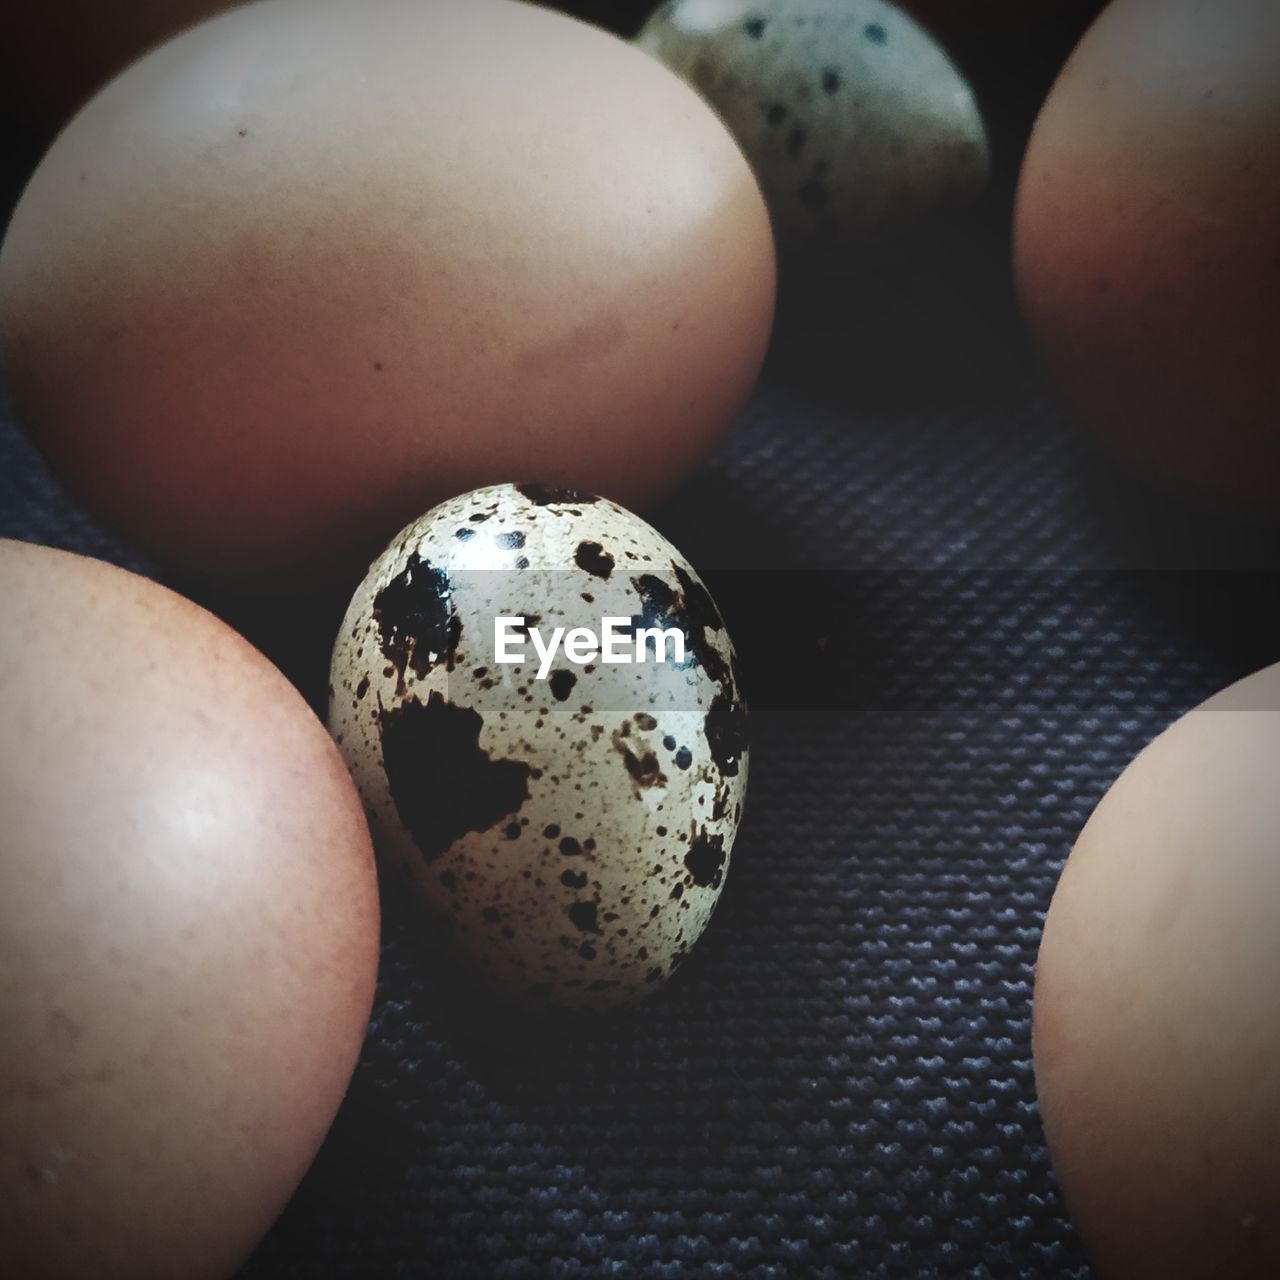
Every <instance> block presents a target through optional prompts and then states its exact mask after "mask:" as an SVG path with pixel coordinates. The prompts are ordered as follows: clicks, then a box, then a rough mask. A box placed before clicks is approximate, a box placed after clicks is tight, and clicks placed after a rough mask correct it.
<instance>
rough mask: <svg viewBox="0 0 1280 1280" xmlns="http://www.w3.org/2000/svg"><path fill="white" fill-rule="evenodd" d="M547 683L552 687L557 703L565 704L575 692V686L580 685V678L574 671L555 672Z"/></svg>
mask: <svg viewBox="0 0 1280 1280" xmlns="http://www.w3.org/2000/svg"><path fill="white" fill-rule="evenodd" d="M547 683H548V684H550V686H551V692H552V694H553V696H554V697H555V700H556V701H557V702H564V701H565V700H566V699H567V698H568V697H569V695H570V694H571V693H572V692H573V686H574V685H575V684H577V683H578V677H577V676H575V675H574V674H573V672H572V671H565V670H563V669H561V670H559V671H553V672H552V673H551V675H550V676H549V677H548V680H547Z"/></svg>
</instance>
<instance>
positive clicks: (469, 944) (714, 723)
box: [330, 485, 747, 1009]
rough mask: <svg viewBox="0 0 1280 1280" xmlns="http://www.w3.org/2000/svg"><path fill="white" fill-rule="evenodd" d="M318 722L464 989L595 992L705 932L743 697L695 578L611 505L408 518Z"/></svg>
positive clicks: (357, 603) (438, 510)
mask: <svg viewBox="0 0 1280 1280" xmlns="http://www.w3.org/2000/svg"><path fill="white" fill-rule="evenodd" d="M330 728H331V730H332V732H333V734H334V737H335V738H336V740H337V742H338V745H339V746H340V748H341V749H342V751H343V753H344V754H345V756H346V759H347V762H348V764H349V765H350V767H351V770H352V772H353V774H354V776H355V779H356V783H357V785H358V787H359V789H360V793H361V795H362V796H363V799H364V802H365V805H366V809H367V811H368V813H369V816H370V821H371V824H372V828H373V831H374V834H375V840H376V842H377V844H378V846H379V850H380V855H381V857H382V858H383V861H384V867H386V868H388V869H390V868H401V869H403V870H404V871H407V873H408V875H407V878H408V880H409V881H411V883H412V885H413V886H414V889H415V891H416V897H417V898H418V899H419V901H420V902H421V904H422V906H423V908H424V909H425V911H426V913H427V918H428V919H429V920H430V921H431V922H432V927H433V929H435V930H437V931H438V930H440V929H441V927H442V926H443V931H444V933H445V935H446V937H447V939H448V942H447V945H448V947H449V949H450V951H451V953H452V954H453V955H454V956H455V957H456V958H460V959H461V960H462V961H463V962H464V965H465V968H466V971H467V972H468V974H469V975H472V976H474V977H475V979H476V980H477V982H478V983H479V985H480V986H482V987H487V988H489V989H490V990H491V991H493V992H495V993H496V994H498V995H500V996H503V997H506V998H508V999H510V1000H512V1001H513V1002H516V1003H519V1004H522V1005H524V1006H526V1007H532V1008H537V1007H545V1006H558V1007H561V1008H568V1009H603V1008H607V1007H610V1006H613V1005H617V1004H622V1003H625V1002H627V1001H630V1000H634V999H636V998H639V997H643V996H645V995H648V994H649V993H651V992H653V991H655V990H656V989H657V988H658V987H659V986H660V985H661V984H662V983H663V982H665V981H666V980H667V979H668V978H669V977H670V976H671V974H672V973H673V972H674V971H675V969H676V968H677V967H678V966H679V964H680V963H681V961H682V960H683V959H684V958H685V956H686V955H687V953H688V951H689V949H690V947H692V946H693V944H694V942H695V941H696V940H697V939H698V937H699V935H700V934H701V933H702V931H703V930H704V929H705V927H706V925H707V922H708V920H709V919H710V917H711V913H712V911H713V909H714V908H715V905H716V901H717V899H718V898H719V895H720V892H721V890H722V888H723V886H724V880H725V875H726V873H727V871H728V869H729V857H730V852H731V849H732V846H733V841H734V836H735V833H736V831H737V827H738V823H739V819H740V817H741V814H742V805H743V795H744V791H745V788H746V782H747V743H746V708H745V705H744V703H743V700H742V694H741V691H740V686H739V679H738V674H737V669H736V662H735V656H734V651H733V646H732V644H731V642H730V639H729V636H728V633H727V631H726V630H725V625H724V622H723V620H722V619H721V616H720V613H719V612H718V610H717V608H716V606H715V604H714V602H713V601H712V599H711V596H710V595H709V594H708V592H707V590H706V587H705V586H704V585H703V584H702V582H701V581H700V580H699V578H698V576H697V574H696V573H695V572H694V570H693V569H692V567H691V566H690V565H689V563H688V562H687V561H686V560H685V559H684V558H683V557H682V556H681V555H680V554H679V552H678V551H676V549H675V548H674V547H672V546H671V544H670V543H669V542H667V541H666V540H665V539H664V538H663V537H662V536H661V535H660V534H658V533H657V532H656V531H655V530H654V529H652V528H651V527H650V526H649V525H647V524H646V523H645V522H644V521H642V520H641V519H639V517H637V516H635V515H633V514H631V513H630V512H629V511H626V510H624V509H623V508H622V507H619V506H617V505H615V504H614V503H612V502H609V501H607V500H605V499H602V498H596V497H592V496H590V495H586V494H581V493H576V492H573V491H570V490H566V489H555V488H548V487H545V486H539V485H497V486H491V487H487V488H482V489H477V490H475V491H473V492H470V493H467V494H464V495H462V496H461V497H458V498H454V499H452V500H450V501H448V502H445V503H443V504H441V505H440V506H437V507H435V508H434V509H432V510H431V511H429V512H428V513H427V514H426V515H424V516H423V517H422V518H421V519H419V520H417V521H416V522H415V523H413V524H411V525H410V526H409V527H408V528H406V529H405V530H404V531H403V532H402V533H401V534H400V536H399V537H397V538H396V539H395V541H394V542H393V543H392V544H391V546H390V547H388V549H387V550H386V551H385V552H384V553H383V555H382V556H381V557H380V558H379V559H378V560H377V561H376V562H375V563H374V564H373V566H372V567H371V569H370V570H369V573H368V576H367V577H366V578H365V580H364V582H363V583H362V584H361V586H360V587H359V589H358V590H357V591H356V593H355V596H354V598H353V600H352V602H351V605H350V607H349V609H348V611H347V615H346V618H345V620H344V622H343V625H342V630H341V632H340V635H339V638H338V641H337V644H336V647H335V650H334V654H333V665H332V691H331V703H330Z"/></svg>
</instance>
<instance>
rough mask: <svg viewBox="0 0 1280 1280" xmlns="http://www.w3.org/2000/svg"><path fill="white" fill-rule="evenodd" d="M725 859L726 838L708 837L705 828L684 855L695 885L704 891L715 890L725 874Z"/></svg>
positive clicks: (718, 836) (719, 836) (720, 836)
mask: <svg viewBox="0 0 1280 1280" xmlns="http://www.w3.org/2000/svg"><path fill="white" fill-rule="evenodd" d="M724 857H725V854H724V836H722V835H714V836H713V835H708V834H707V831H706V829H705V828H704V829H703V830H702V831H700V832H699V833H698V835H697V836H696V837H695V839H694V841H693V843H692V844H691V845H690V846H689V852H688V853H686V854H685V855H684V865H685V866H686V867H688V868H689V875H690V876H691V877H692V878H693V883H694V884H696V885H699V886H700V887H701V888H703V889H715V888H718V887H719V884H720V880H721V878H722V876H723V874H724V872H723V868H724Z"/></svg>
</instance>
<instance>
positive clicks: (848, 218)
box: [637, 0, 988, 265]
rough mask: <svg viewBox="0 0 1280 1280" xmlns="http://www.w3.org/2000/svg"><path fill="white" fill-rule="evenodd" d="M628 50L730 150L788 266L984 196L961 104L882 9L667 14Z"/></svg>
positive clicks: (782, 5)
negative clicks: (647, 61) (753, 184)
mask: <svg viewBox="0 0 1280 1280" xmlns="http://www.w3.org/2000/svg"><path fill="white" fill-rule="evenodd" d="M637 40H638V43H639V44H640V47H641V48H643V49H646V50H648V51H649V52H650V53H652V54H653V55H654V56H655V57H657V58H658V59H659V60H660V61H662V62H664V63H665V64H666V65H667V66H669V67H670V68H671V69H672V70H673V71H675V72H677V74H679V75H681V76H683V77H684V78H685V79H686V80H688V81H689V82H690V83H691V84H692V85H693V86H694V87H695V88H697V89H698V90H699V91H700V92H701V93H702V94H703V96H704V97H705V98H706V99H707V101H708V102H710V103H711V105H712V106H713V107H715V108H716V110H717V111H718V112H719V113H720V115H721V117H722V118H723V119H724V121H725V123H726V124H727V125H728V126H729V128H730V130H731V131H732V132H733V134H734V135H735V137H736V138H737V139H738V142H739V145H741V147H742V148H743V150H744V151H745V153H746V155H747V158H748V159H749V160H750V161H751V163H752V165H753V167H754V169H755V171H756V176H757V178H758V179H759V181H760V184H761V187H762V188H763V190H764V193H765V199H766V202H767V203H768V205H769V210H770V213H771V215H772V217H773V222H774V230H775V232H776V233H777V235H778V239H779V248H780V250H782V251H783V254H784V258H786V260H787V261H788V264H789V265H797V264H798V263H799V262H801V261H803V260H805V259H808V258H811V257H813V256H814V255H818V256H820V257H821V258H828V257H830V256H831V254H832V253H839V252H841V251H845V250H848V249H850V248H853V247H856V246H857V245H858V244H860V243H862V242H863V241H865V240H866V239H867V238H868V237H869V236H872V235H875V234H876V233H878V232H880V231H882V230H884V229H885V228H886V227H887V226H889V225H890V224H891V223H895V222H900V221H902V220H904V219H910V218H913V217H915V216H918V215H921V214H924V213H928V212H930V211H932V210H934V209H937V208H939V207H941V206H945V205H948V204H950V203H953V202H957V201H964V200H969V199H972V198H973V197H975V196H977V195H978V194H979V193H980V192H981V191H982V189H983V187H984V186H985V184H986V179H987V168H988V157H987V140H986V131H985V129H984V127H983V122H982V118H981V116H980V114H979V112H978V107H977V103H976V102H975V100H974V96H973V93H972V91H971V90H970V88H969V86H968V84H967V83H966V82H965V80H964V78H963V77H962V76H961V74H960V72H959V71H958V70H957V69H956V67H955V66H954V65H953V64H952V62H951V61H950V59H948V57H947V55H946V54H945V53H944V52H943V51H942V49H941V48H940V47H939V45H938V44H937V43H936V42H935V41H934V40H933V39H932V37H930V36H929V35H928V34H927V33H926V32H925V31H924V29H923V28H921V27H920V26H919V25H918V24H917V23H916V22H914V21H913V20H912V19H911V18H909V17H908V16H907V15H906V14H904V13H902V12H901V11H900V10H899V9H897V8H895V7H894V6H893V5H889V4H884V3H881V0H838V2H837V0H759V2H757V0H673V2H672V3H670V4H666V5H664V6H663V7H662V8H661V9H659V10H658V11H657V12H656V13H655V14H654V16H653V17H652V18H651V19H650V20H649V23H648V24H647V25H646V27H645V29H644V30H643V31H642V32H641V33H640V35H639V36H638V37H637Z"/></svg>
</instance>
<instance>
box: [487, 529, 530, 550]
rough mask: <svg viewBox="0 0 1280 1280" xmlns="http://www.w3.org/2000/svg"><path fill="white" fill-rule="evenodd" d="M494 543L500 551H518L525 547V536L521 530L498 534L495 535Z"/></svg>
mask: <svg viewBox="0 0 1280 1280" xmlns="http://www.w3.org/2000/svg"><path fill="white" fill-rule="evenodd" d="M493 542H494V545H495V546H496V547H497V548H498V549H499V550H500V551H518V550H519V549H520V548H521V547H523V546H524V534H523V533H521V532H520V531H519V530H512V531H510V532H508V533H498V534H495V535H494V538H493Z"/></svg>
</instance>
